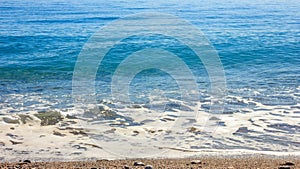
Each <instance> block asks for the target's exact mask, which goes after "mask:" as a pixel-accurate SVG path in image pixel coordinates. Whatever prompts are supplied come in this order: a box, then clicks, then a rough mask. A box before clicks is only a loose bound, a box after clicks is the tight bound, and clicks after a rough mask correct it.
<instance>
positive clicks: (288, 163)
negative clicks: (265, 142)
mask: <svg viewBox="0 0 300 169" xmlns="http://www.w3.org/2000/svg"><path fill="white" fill-rule="evenodd" d="M284 165H290V166H294V165H295V164H294V163H293V162H290V161H286V162H285V164H284Z"/></svg>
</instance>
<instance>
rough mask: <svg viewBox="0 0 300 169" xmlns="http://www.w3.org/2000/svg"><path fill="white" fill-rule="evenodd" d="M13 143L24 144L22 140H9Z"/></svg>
mask: <svg viewBox="0 0 300 169" xmlns="http://www.w3.org/2000/svg"><path fill="white" fill-rule="evenodd" d="M9 141H10V142H11V143H12V144H14V145H15V144H22V143H23V142H22V141H16V140H9Z"/></svg>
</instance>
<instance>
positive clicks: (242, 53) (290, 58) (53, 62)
mask: <svg viewBox="0 0 300 169" xmlns="http://www.w3.org/2000/svg"><path fill="white" fill-rule="evenodd" d="M299 9H300V1H271V0H264V1H259V2H254V1H244V0H242V1H235V0H225V1H222V2H211V1H196V0H195V1H186V2H179V1H175V0H174V1H173V0H172V1H168V2H160V1H146V0H138V1H118V0H114V1H96V0H88V1H79V0H75V1H56V0H49V1H42V2H36V1H30V0H25V1H20V0H15V1H11V0H10V1H6V0H1V1H0V109H2V111H4V112H6V111H8V112H18V111H28V110H35V109H38V110H40V109H51V108H59V109H65V108H68V107H70V106H72V97H71V94H72V76H73V70H74V66H75V63H76V59H77V56H78V54H79V53H80V51H81V49H82V47H83V45H84V44H85V43H86V42H87V41H88V39H89V38H90V37H91V36H92V35H93V33H95V32H96V31H97V30H98V29H99V28H101V27H102V26H104V25H106V24H108V23H110V22H112V21H114V20H117V19H119V18H122V17H124V16H126V15H129V14H135V13H138V12H149V11H151V12H163V13H169V14H172V15H175V16H177V17H180V18H182V19H184V20H187V21H189V22H190V23H192V24H193V25H195V26H197V27H198V28H199V29H201V31H202V32H203V33H204V35H205V36H206V37H207V38H208V40H209V41H210V42H211V44H212V45H213V46H214V48H215V49H216V50H217V52H218V54H219V56H220V59H221V61H222V64H223V66H224V70H225V75H226V81H227V88H228V94H229V95H232V96H239V97H243V98H253V99H254V100H256V101H259V102H261V103H263V104H266V105H270V104H271V105H296V104H297V103H299V102H300V99H299V97H300V94H299V93H300V89H299V87H300V55H299V54H300V12H299ZM107 69H108V70H98V75H97V80H98V81H99V82H98V83H97V85H99V86H98V87H97V92H98V93H99V95H101V96H99V99H101V97H105V93H106V92H107V93H108V92H109V90H110V89H109V88H107V84H108V83H106V82H108V81H109V80H107V79H106V76H105V74H106V73H107V72H106V71H108V72H109V68H107ZM202 69H203V67H202V68H199V69H198V70H202ZM200 72H201V71H200ZM156 73H157V74H156ZM201 73H204V78H205V76H206V75H205V71H203V72H201ZM201 73H200V74H201ZM144 75H147V76H143V72H142V73H141V74H140V75H138V76H137V77H136V79H135V81H134V82H136V91H137V93H139V92H143V91H146V90H148V89H149V87H146V86H145V85H141V84H140V83H139V81H143V78H148V77H149V75H151V77H153V78H154V79H155V78H157V79H155V80H152V82H155V83H153V84H152V87H154V88H156V87H157V86H160V85H165V83H166V81H172V79H171V78H170V77H169V76H168V75H167V74H164V73H159V72H155V71H154V72H151V71H149V72H144ZM168 79H169V80H168ZM106 80H107V81H106ZM204 81H205V80H204ZM198 82H199V86H202V89H207V88H208V87H209V83H207V84H205V83H204V82H203V81H201V79H200V80H199V81H198ZM202 83H204V84H203V85H202ZM167 84H168V85H170V86H173V87H167V88H169V89H170V90H176V89H177V87H176V84H173V83H167ZM105 86H106V87H105ZM150 88H151V87H150ZM157 88H160V87H157ZM200 88H201V87H200ZM161 89H162V90H164V89H165V88H161ZM171 92H172V91H171ZM234 102H235V101H234V100H228V103H227V108H226V110H227V111H229V112H236V111H238V109H239V108H240V107H243V106H244V107H245V106H246V107H251V105H239V106H236V104H235V103H234ZM8 108H9V109H8ZM10 108H11V109H10Z"/></svg>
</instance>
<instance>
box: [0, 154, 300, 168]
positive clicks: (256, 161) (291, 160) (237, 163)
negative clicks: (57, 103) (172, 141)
mask: <svg viewBox="0 0 300 169" xmlns="http://www.w3.org/2000/svg"><path fill="white" fill-rule="evenodd" d="M0 167H1V168H124V169H125V168H148V169H150V168H170V169H171V168H174V169H175V168H189V169H191V168H193V169H196V168H203V169H205V168H212V169H218V168H220V169H221V168H222V169H223V168H224V169H234V168H240V169H246V168H251V169H252V168H254V169H258V168H260V169H267V168H270V169H271V168H282V169H287V168H299V167H300V158H297V157H292V156H288V157H270V156H255V157H254V156H252V157H246V156H244V157H202V158H196V159H191V158H184V159H127V160H94V161H72V162H31V161H27V162H26V161H25V162H15V163H0Z"/></svg>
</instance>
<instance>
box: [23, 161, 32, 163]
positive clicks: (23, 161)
mask: <svg viewBox="0 0 300 169" xmlns="http://www.w3.org/2000/svg"><path fill="white" fill-rule="evenodd" d="M23 162H24V163H31V161H30V160H24V161H23Z"/></svg>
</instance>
